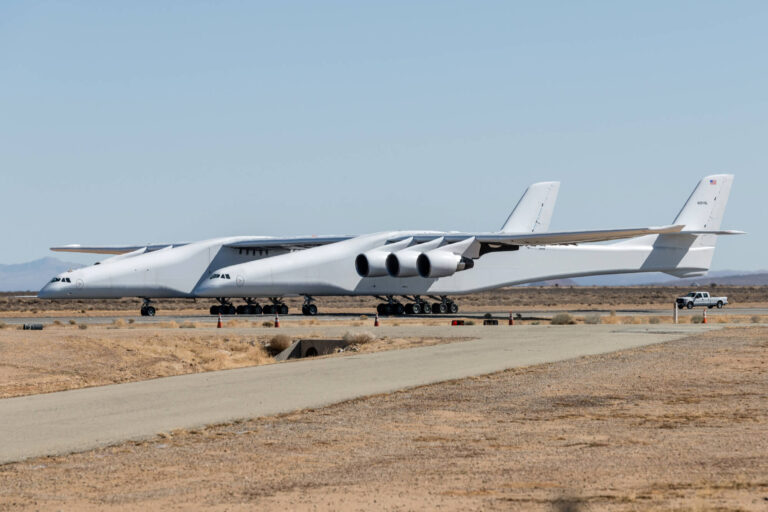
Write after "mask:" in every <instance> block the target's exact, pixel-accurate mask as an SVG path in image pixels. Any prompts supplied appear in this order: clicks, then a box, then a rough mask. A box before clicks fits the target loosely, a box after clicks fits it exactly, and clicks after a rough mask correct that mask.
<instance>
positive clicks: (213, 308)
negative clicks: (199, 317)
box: [142, 306, 219, 316]
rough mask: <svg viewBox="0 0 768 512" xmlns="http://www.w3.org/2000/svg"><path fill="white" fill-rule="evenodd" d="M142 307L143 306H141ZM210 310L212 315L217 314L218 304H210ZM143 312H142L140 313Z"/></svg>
mask: <svg viewBox="0 0 768 512" xmlns="http://www.w3.org/2000/svg"><path fill="white" fill-rule="evenodd" d="M142 309H143V308H142ZM210 312H211V314H212V315H214V316H215V315H218V314H219V306H211V309H210ZM142 314H143V313H142Z"/></svg>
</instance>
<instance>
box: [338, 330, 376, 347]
mask: <svg viewBox="0 0 768 512" xmlns="http://www.w3.org/2000/svg"><path fill="white" fill-rule="evenodd" d="M342 339H343V340H344V341H346V342H347V343H349V344H350V345H365V344H366V343H370V342H372V341H373V340H375V339H376V336H374V335H373V334H372V333H370V332H368V331H359V332H349V331H347V332H345V333H344V336H343V337H342Z"/></svg>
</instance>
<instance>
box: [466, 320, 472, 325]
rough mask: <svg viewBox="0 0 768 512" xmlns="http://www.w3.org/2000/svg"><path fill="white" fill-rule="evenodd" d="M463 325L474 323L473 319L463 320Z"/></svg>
mask: <svg viewBox="0 0 768 512" xmlns="http://www.w3.org/2000/svg"><path fill="white" fill-rule="evenodd" d="M464 325H475V322H474V320H464Z"/></svg>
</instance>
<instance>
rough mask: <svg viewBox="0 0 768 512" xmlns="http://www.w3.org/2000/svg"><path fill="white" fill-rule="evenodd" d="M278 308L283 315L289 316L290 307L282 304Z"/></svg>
mask: <svg viewBox="0 0 768 512" xmlns="http://www.w3.org/2000/svg"><path fill="white" fill-rule="evenodd" d="M278 308H279V311H280V314H281V315H287V314H288V306H286V305H285V304H280V306H278Z"/></svg>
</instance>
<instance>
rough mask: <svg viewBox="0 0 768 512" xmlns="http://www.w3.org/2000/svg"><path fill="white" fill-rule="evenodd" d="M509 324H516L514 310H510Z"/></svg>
mask: <svg viewBox="0 0 768 512" xmlns="http://www.w3.org/2000/svg"><path fill="white" fill-rule="evenodd" d="M509 325H515V319H514V318H512V312H511V311H510V312H509Z"/></svg>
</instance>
